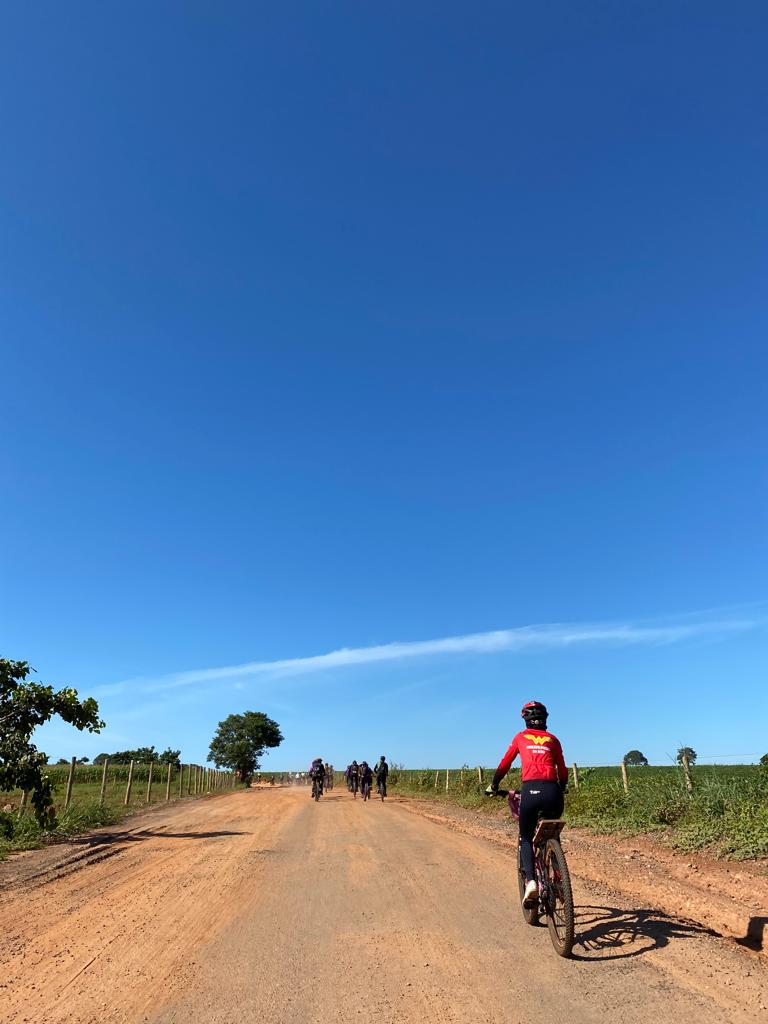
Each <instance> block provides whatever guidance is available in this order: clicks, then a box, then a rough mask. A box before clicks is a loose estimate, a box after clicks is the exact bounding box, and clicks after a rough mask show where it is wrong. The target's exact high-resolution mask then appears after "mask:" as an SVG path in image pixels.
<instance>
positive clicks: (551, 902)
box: [544, 839, 574, 956]
mask: <svg viewBox="0 0 768 1024" xmlns="http://www.w3.org/2000/svg"><path fill="white" fill-rule="evenodd" d="M544 871H545V874H546V879H547V928H548V929H549V937H550V939H551V940H552V945H553V946H554V948H555V952H556V953H557V954H558V956H570V955H571V951H572V950H573V939H574V912H573V887H572V886H571V875H570V872H569V871H568V862H567V861H566V859H565V854H564V853H563V848H562V846H561V845H560V841H559V840H558V839H548V840H547V845H546V847H545V849H544Z"/></svg>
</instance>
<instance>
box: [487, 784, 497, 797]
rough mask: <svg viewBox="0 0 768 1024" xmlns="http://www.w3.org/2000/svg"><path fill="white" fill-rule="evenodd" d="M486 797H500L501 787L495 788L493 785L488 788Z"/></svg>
mask: <svg viewBox="0 0 768 1024" xmlns="http://www.w3.org/2000/svg"><path fill="white" fill-rule="evenodd" d="M485 795H486V796H498V795H499V787H498V786H494V784H493V783H491V784H490V786H487V787H486V790H485Z"/></svg>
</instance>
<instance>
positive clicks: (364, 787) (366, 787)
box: [360, 781, 371, 800]
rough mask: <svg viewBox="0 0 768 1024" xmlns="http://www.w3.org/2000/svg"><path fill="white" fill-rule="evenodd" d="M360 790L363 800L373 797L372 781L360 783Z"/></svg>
mask: <svg viewBox="0 0 768 1024" xmlns="http://www.w3.org/2000/svg"><path fill="white" fill-rule="evenodd" d="M360 792H361V793H362V794H363V800H370V799H371V784H370V782H366V781H363V782H361V783H360Z"/></svg>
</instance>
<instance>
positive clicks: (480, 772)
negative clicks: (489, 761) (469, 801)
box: [477, 765, 485, 786]
mask: <svg viewBox="0 0 768 1024" xmlns="http://www.w3.org/2000/svg"><path fill="white" fill-rule="evenodd" d="M477 781H478V782H479V783H480V785H481V786H482V784H483V783H484V782H485V779H484V778H483V769H482V768H480V766H479V765H478V768H477Z"/></svg>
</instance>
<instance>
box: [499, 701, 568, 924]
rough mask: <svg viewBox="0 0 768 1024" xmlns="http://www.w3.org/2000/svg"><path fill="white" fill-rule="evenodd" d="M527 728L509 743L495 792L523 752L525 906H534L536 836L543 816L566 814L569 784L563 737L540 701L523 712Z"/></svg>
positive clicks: (522, 852)
mask: <svg viewBox="0 0 768 1024" xmlns="http://www.w3.org/2000/svg"><path fill="white" fill-rule="evenodd" d="M521 715H522V717H523V719H524V720H525V724H526V728H525V729H524V730H523V731H522V732H519V733H518V734H517V735H516V736H515V738H514V739H513V740H512V743H511V744H510V746H509V749H508V750H507V752H506V754H505V755H504V757H502V759H501V762H500V763H499V767H498V768H497V769H496V772H495V774H494V776H493V782H492V783H491V791H492V792H496V791H497V790H498V788H499V784H500V783H501V780H502V779H503V778H504V776H505V775H506V774H507V772H508V771H509V769H510V766H511V765H512V762H513V761H514V759H515V758H516V757H517V755H518V754H519V755H520V762H521V767H522V787H521V794H520V862H521V864H522V867H523V871H524V872H525V881H526V886H525V895H524V897H523V906H525V907H529V908H530V907H533V906H535V905H536V900H537V897H538V886H537V884H536V877H535V872H534V868H533V842H532V840H533V835H534V832H535V831H536V825H537V823H538V820H539V817H542V818H559V817H560V815H561V814H562V813H563V804H564V799H563V798H564V795H565V790H566V786H567V785H568V769H567V768H566V767H565V758H564V757H563V748H562V747H561V746H560V740H559V739H558V738H557V736H554V735H553V734H552V733H551V732H547V717H548V712H547V709H546V708H545V706H544V705H543V704H540V703H539V701H537V700H530V701H528V703H527V704H525V705H524V706H523V710H522V712H521Z"/></svg>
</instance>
